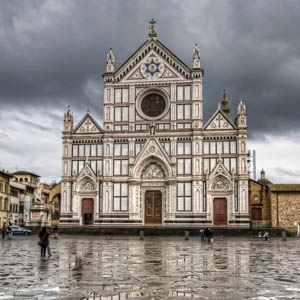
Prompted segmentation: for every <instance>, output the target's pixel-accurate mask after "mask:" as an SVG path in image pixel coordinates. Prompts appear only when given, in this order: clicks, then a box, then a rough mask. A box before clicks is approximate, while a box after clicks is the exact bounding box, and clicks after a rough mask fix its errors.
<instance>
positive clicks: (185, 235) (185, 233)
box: [184, 230, 189, 241]
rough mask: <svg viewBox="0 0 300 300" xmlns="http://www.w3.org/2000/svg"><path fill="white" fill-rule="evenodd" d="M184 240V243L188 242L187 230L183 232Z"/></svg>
mask: <svg viewBox="0 0 300 300" xmlns="http://www.w3.org/2000/svg"><path fill="white" fill-rule="evenodd" d="M184 239H185V240H186V241H188V240H189V232H188V231H187V230H186V231H185V232H184Z"/></svg>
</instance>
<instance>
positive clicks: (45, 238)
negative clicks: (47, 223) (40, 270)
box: [39, 227, 52, 256]
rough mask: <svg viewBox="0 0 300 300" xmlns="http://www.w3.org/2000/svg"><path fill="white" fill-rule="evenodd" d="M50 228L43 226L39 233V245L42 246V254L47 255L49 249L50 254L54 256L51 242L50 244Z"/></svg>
mask: <svg viewBox="0 0 300 300" xmlns="http://www.w3.org/2000/svg"><path fill="white" fill-rule="evenodd" d="M49 235H50V234H49V230H48V228H47V227H43V228H42V230H41V231H40V234H39V238H40V241H39V245H40V246H41V256H45V255H46V249H48V256H52V254H51V249H50V244H49Z"/></svg>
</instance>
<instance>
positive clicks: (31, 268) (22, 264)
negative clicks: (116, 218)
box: [0, 235, 300, 300]
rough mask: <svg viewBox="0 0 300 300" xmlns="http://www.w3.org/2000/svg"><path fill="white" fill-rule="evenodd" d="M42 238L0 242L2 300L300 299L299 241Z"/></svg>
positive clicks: (193, 238)
mask: <svg viewBox="0 0 300 300" xmlns="http://www.w3.org/2000/svg"><path fill="white" fill-rule="evenodd" d="M37 241H38V240H37V236H24V237H21V236H14V237H13V239H12V240H9V241H7V240H6V241H4V242H3V241H2V240H1V241H0V300H3V299H32V300H35V299H43V300H50V299H89V300H92V299H97V300H124V299H143V300H146V299H149V300H151V299H155V300H158V299H174V300H175V299H178V300H183V299H263V300H264V299H300V264H299V262H300V240H299V239H297V238H290V239H288V240H287V241H286V242H283V241H281V239H279V238H273V239H271V240H270V241H262V240H256V239H253V240H252V239H250V238H247V237H245V238H240V237H236V238H228V237H226V238H225V237H224V238H223V239H222V238H217V240H215V241H214V242H213V243H211V244H205V243H202V244H201V243H200V241H199V238H197V237H192V238H190V240H188V241H185V240H184V238H183V237H147V236H146V237H145V240H139V238H138V237H124V236H112V237H111V236H87V237H85V236H78V237H76V236H67V235H65V236H60V237H59V239H57V240H54V239H51V248H52V254H53V256H51V257H46V258H41V257H40V248H39V246H38V244H37Z"/></svg>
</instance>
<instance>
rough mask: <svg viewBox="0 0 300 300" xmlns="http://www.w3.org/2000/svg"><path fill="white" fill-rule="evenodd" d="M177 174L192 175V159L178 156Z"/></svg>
mask: <svg viewBox="0 0 300 300" xmlns="http://www.w3.org/2000/svg"><path fill="white" fill-rule="evenodd" d="M177 174H178V175H191V174H192V159H190V158H178V159H177Z"/></svg>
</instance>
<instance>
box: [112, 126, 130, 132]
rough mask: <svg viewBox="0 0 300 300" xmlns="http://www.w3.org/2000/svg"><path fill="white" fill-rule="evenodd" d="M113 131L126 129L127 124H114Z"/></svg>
mask: <svg viewBox="0 0 300 300" xmlns="http://www.w3.org/2000/svg"><path fill="white" fill-rule="evenodd" d="M114 130H115V131H128V125H115V126H114Z"/></svg>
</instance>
